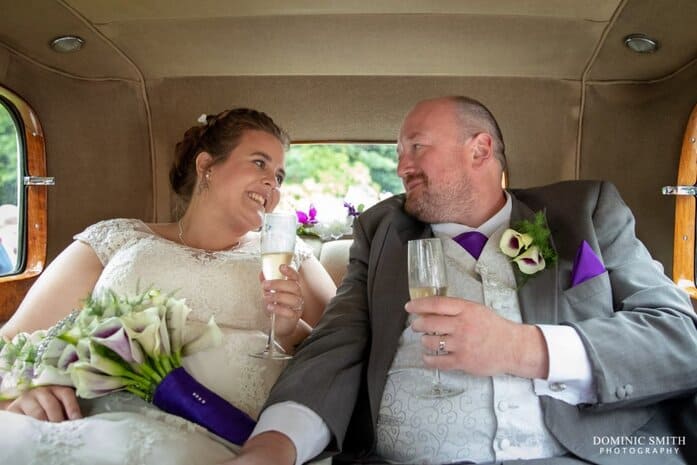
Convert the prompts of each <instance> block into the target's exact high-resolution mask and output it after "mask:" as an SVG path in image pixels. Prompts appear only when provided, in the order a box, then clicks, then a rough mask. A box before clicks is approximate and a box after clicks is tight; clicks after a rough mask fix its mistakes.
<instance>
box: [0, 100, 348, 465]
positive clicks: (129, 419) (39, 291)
mask: <svg viewBox="0 0 697 465" xmlns="http://www.w3.org/2000/svg"><path fill="white" fill-rule="evenodd" d="M287 143H288V137H287V135H286V134H285V132H284V131H283V130H282V129H281V128H279V127H278V126H277V125H276V124H275V123H274V122H273V120H272V119H271V118H270V117H268V116H267V115H266V114H264V113H261V112H257V111H254V110H250V109H243V108H239V109H233V110H228V111H224V112H222V113H220V114H218V115H215V116H208V117H207V120H206V122H205V123H204V124H202V125H200V126H194V127H192V128H190V129H189V130H188V131H187V132H186V133H185V135H184V139H183V140H182V141H181V142H179V144H177V147H176V153H175V160H174V165H173V167H172V169H171V171H170V182H171V185H172V188H173V190H174V191H175V192H176V193H177V194H178V196H179V197H180V199H181V200H182V201H183V202H184V204H185V206H186V209H185V211H184V214H183V216H182V217H181V218H180V219H179V221H177V222H175V223H155V224H146V223H143V222H142V221H140V220H136V219H114V220H107V221H102V222H100V223H97V224H95V225H92V226H90V227H88V228H87V229H86V230H85V231H83V232H82V233H80V234H78V235H76V236H75V239H76V240H75V242H73V243H72V244H71V245H70V246H69V247H68V248H67V249H65V250H64V251H63V252H62V253H61V254H60V255H59V256H58V257H57V258H56V259H55V260H54V261H53V262H52V263H51V265H50V266H49V267H47V268H46V270H45V272H44V273H43V274H42V275H41V277H40V278H39V280H38V281H37V282H36V284H35V285H34V286H33V287H32V288H31V290H30V291H29V293H28V294H27V296H26V298H25V299H24V301H23V302H22V304H21V305H20V307H19V308H18V310H17V312H16V313H15V315H14V316H13V317H12V319H10V321H8V322H7V324H5V325H4V326H3V327H2V328H1V329H0V336H1V337H4V338H11V337H12V336H14V335H15V334H16V333H18V332H20V331H26V332H31V331H34V330H37V329H41V328H47V327H50V326H51V325H53V324H54V323H56V322H57V321H58V320H60V319H61V318H63V317H64V316H66V315H68V314H69V313H70V311H71V310H72V309H73V308H79V307H80V303H81V300H82V299H84V298H85V297H86V296H87V295H88V294H89V293H90V292H92V293H93V295H95V296H99V295H101V294H103V293H105V292H107V291H109V290H111V291H114V292H116V293H118V294H122V295H134V294H136V293H138V292H142V291H143V290H145V289H146V288H150V287H152V288H157V289H160V290H162V291H164V292H175V296H176V297H178V298H182V297H183V298H186V301H187V304H188V305H189V307H191V308H192V309H193V311H192V313H191V316H190V318H191V319H193V320H195V321H198V322H201V323H205V322H207V321H208V319H209V318H210V316H211V315H215V319H216V322H217V323H218V325H219V326H220V327H221V330H222V332H223V334H224V338H223V340H224V342H223V344H222V345H221V346H220V347H218V348H216V349H213V350H209V351H206V352H201V353H198V354H195V355H193V356H191V357H189V358H187V359H185V361H184V366H185V367H186V369H187V371H188V372H189V373H191V374H192V375H193V376H194V377H195V378H197V379H198V381H200V382H201V383H203V384H204V385H206V386H207V387H208V388H210V389H211V390H213V391H214V392H216V393H218V394H219V395H220V396H222V397H223V398H225V399H226V400H227V401H229V402H230V403H232V404H233V405H235V406H236V407H238V408H239V409H241V410H243V411H245V412H246V413H248V414H249V415H251V416H252V417H254V418H256V416H257V415H258V413H259V409H260V408H261V406H262V404H263V402H264V400H265V399H266V396H267V394H268V391H269V390H270V388H271V386H272V385H273V383H274V382H275V380H276V378H277V376H278V375H279V373H280V370H281V369H282V368H283V363H282V362H278V361H274V360H260V359H257V358H252V357H249V356H248V353H250V352H253V351H259V350H261V349H262V348H263V346H264V344H265V334H264V333H265V331H266V329H267V326H268V321H269V319H268V315H269V314H270V312H274V313H276V315H277V318H276V335H277V336H278V339H279V342H280V343H281V344H282V345H283V347H284V348H285V349H286V350H287V351H292V350H293V347H294V346H295V345H296V344H298V343H299V342H300V341H301V340H302V339H304V338H305V337H306V336H307V334H309V331H310V328H311V326H312V325H314V324H315V323H316V322H317V321H318V320H319V318H320V316H321V314H322V311H323V309H324V306H325V304H326V303H327V302H328V301H329V299H330V298H331V297H332V296H333V295H334V293H335V292H336V287H335V286H334V284H333V282H332V281H331V278H330V277H329V275H328V274H327V273H326V271H324V269H323V268H322V266H321V265H320V264H319V262H318V261H317V260H316V259H315V258H314V256H313V255H312V252H311V250H310V249H309V247H308V246H306V245H304V244H303V243H302V242H300V241H298V243H297V245H296V250H295V254H294V257H293V265H294V266H285V265H283V266H282V267H281V272H282V273H283V275H284V276H285V278H286V279H284V280H263V276H262V275H261V261H260V256H259V237H258V233H256V232H254V231H255V230H257V229H258V228H259V227H260V225H261V220H262V215H263V213H264V212H269V211H271V210H273V209H274V207H275V206H276V205H277V204H278V201H279V187H280V185H281V183H282V182H283V177H284V174H285V173H284V150H285V148H286V146H287ZM296 270H298V271H296ZM301 315H302V319H301V318H300V316H301ZM0 407H2V408H4V410H5V411H0V424H1V425H2V434H0V456H2V457H3V459H4V460H2V463H11V464H34V463H35V464H44V463H52V464H70V465H77V464H98V465H111V464H114V465H115V464H148V465H150V464H159V463H167V464H215V463H219V462H222V461H225V460H228V459H230V458H232V457H234V455H235V450H236V446H234V445H232V444H230V443H227V442H226V441H224V440H223V439H221V438H219V437H217V436H215V435H214V434H212V433H209V432H208V431H207V430H205V429H204V428H202V427H200V426H198V425H196V424H194V423H190V422H188V421H186V420H184V419H182V418H180V417H176V416H173V415H169V414H167V413H164V412H162V411H160V410H158V409H157V408H156V407H154V406H152V405H150V404H147V403H145V402H143V401H141V400H140V399H138V398H137V397H135V396H133V395H131V394H128V393H117V394H112V395H109V396H105V397H103V398H99V399H95V400H92V401H84V400H82V399H81V400H79V401H78V400H77V399H76V397H75V391H74V390H73V389H72V388H67V387H61V386H47V387H41V388H35V389H32V390H30V391H28V392H26V393H25V394H24V395H22V396H21V397H19V398H18V399H15V400H14V401H12V402H5V403H4V405H0Z"/></svg>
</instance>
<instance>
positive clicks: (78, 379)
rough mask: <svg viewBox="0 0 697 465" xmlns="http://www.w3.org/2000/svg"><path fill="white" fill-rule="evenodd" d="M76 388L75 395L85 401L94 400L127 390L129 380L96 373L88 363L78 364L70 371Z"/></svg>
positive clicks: (71, 367) (73, 365) (72, 366)
mask: <svg viewBox="0 0 697 465" xmlns="http://www.w3.org/2000/svg"><path fill="white" fill-rule="evenodd" d="M68 371H69V373H70V378H71V379H72V381H73V385H74V386H75V394H77V396H78V397H82V398H83V399H94V398H95V397H100V396H103V395H104V394H108V393H110V392H115V391H120V390H123V389H125V388H126V386H127V385H128V383H129V382H128V380H127V379H124V378H121V377H118V376H109V375H103V374H99V373H95V372H94V371H93V368H92V367H91V366H90V364H89V363H88V362H82V361H81V362H76V363H74V364H72V365H71V366H70V369H69V370H68Z"/></svg>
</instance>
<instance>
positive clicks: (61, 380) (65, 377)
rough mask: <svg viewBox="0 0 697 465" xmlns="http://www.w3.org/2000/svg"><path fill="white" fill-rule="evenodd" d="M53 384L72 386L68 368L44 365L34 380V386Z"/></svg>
mask: <svg viewBox="0 0 697 465" xmlns="http://www.w3.org/2000/svg"><path fill="white" fill-rule="evenodd" d="M52 384H56V385H60V386H72V385H73V383H72V380H71V378H70V374H69V373H68V371H67V370H61V369H59V368H56V367H54V366H51V365H42V366H41V367H40V368H39V369H38V371H37V373H36V377H35V378H34V380H33V381H32V385H34V386H49V385H52Z"/></svg>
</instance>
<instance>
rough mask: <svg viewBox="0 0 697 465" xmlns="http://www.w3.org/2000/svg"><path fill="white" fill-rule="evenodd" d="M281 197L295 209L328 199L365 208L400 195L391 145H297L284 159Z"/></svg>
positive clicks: (395, 155)
mask: <svg viewBox="0 0 697 465" xmlns="http://www.w3.org/2000/svg"><path fill="white" fill-rule="evenodd" d="M286 172H287V177H286V180H285V182H284V187H283V194H284V196H285V197H286V202H288V203H290V204H291V205H293V206H294V207H295V208H300V209H307V207H308V205H309V204H310V203H314V204H317V203H318V202H319V199H321V198H325V199H326V198H327V197H331V198H334V199H336V201H337V202H338V206H339V209H341V205H342V202H343V200H348V201H350V202H351V203H353V204H355V205H358V204H364V205H365V206H366V207H367V206H370V205H372V204H374V203H376V202H377V201H378V200H381V199H383V198H385V197H387V196H389V195H391V194H396V193H400V192H403V191H404V188H403V187H402V181H401V180H400V179H399V177H398V176H397V154H396V151H395V145H394V144H298V145H293V146H292V147H291V149H290V151H289V152H288V154H287V155H286Z"/></svg>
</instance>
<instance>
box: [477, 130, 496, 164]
mask: <svg viewBox="0 0 697 465" xmlns="http://www.w3.org/2000/svg"><path fill="white" fill-rule="evenodd" d="M471 149H472V159H473V160H474V162H475V164H477V165H479V164H482V163H483V162H484V161H485V160H487V159H490V158H492V156H493V154H494V150H493V140H492V138H491V136H490V135H489V134H488V133H486V132H480V133H479V134H477V135H476V136H474V137H473V138H472V143H471Z"/></svg>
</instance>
